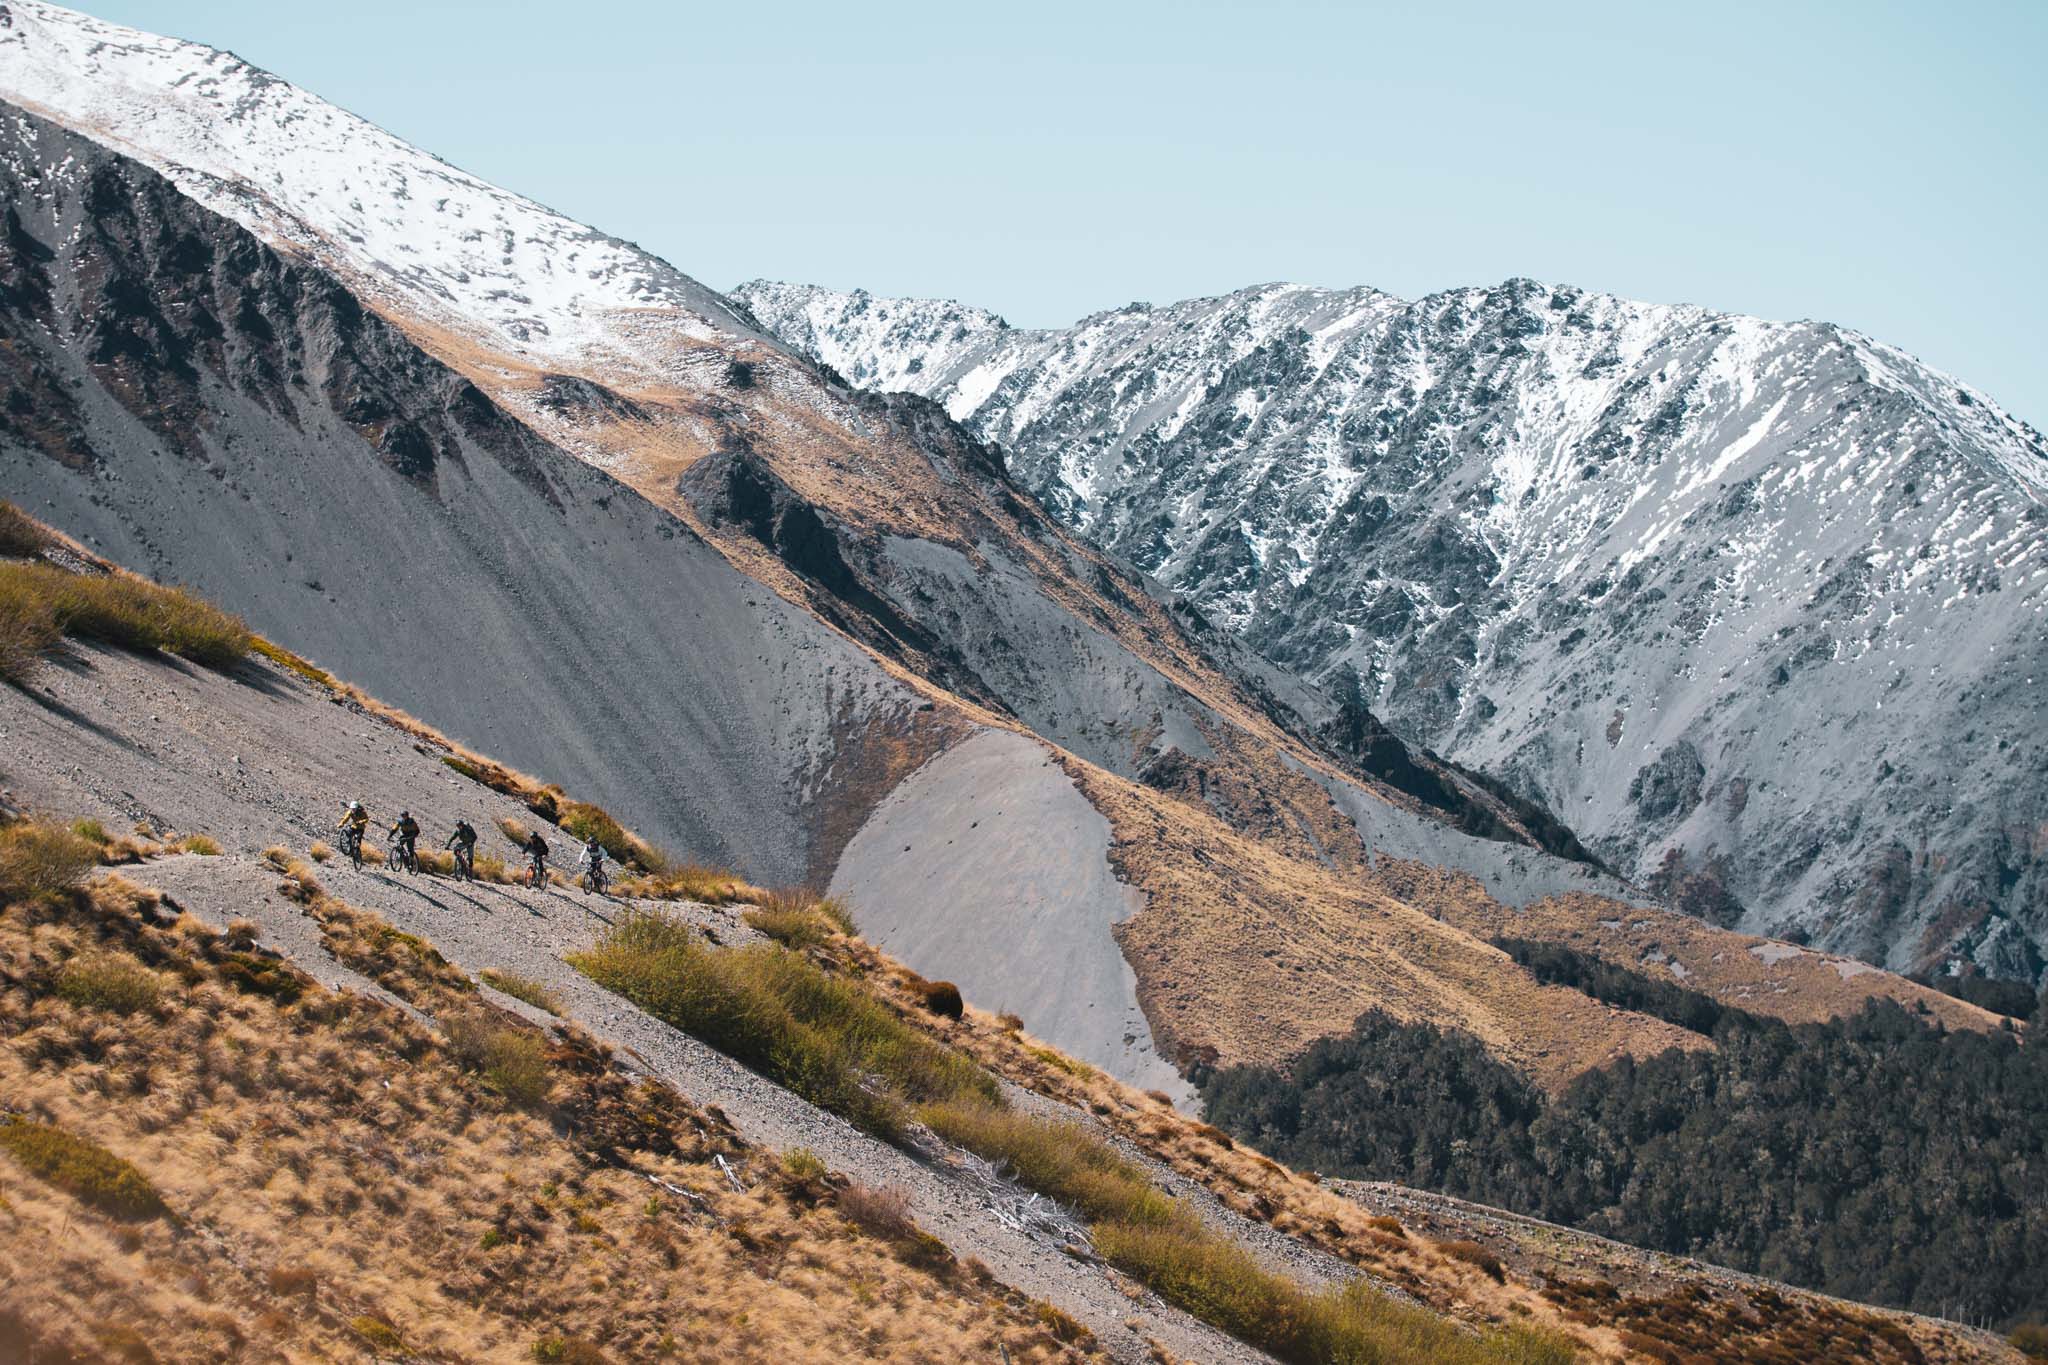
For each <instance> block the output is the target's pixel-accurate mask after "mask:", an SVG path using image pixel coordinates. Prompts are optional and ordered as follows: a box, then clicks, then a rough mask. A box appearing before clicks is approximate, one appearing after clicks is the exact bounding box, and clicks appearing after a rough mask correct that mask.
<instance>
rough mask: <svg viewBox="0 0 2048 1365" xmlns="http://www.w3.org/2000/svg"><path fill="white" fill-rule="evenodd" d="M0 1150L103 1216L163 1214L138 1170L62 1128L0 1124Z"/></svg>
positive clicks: (159, 1201) (24, 1122) (15, 1122)
mask: <svg viewBox="0 0 2048 1365" xmlns="http://www.w3.org/2000/svg"><path fill="white" fill-rule="evenodd" d="M0 1150H5V1151H6V1152H8V1153H10V1154H11V1155H12V1156H13V1157H14V1159H15V1160H16V1161H18V1162H20V1163H21V1164H22V1165H23V1166H24V1167H25V1168H27V1169H28V1170H29V1171H30V1172H31V1173H33V1174H35V1175H38V1176H41V1177H42V1178H43V1179H44V1180H47V1181H49V1182H50V1183H51V1184H52V1185H55V1186H56V1187H57V1188H59V1189H61V1190H64V1191H66V1192H67V1193H69V1194H71V1195H73V1196H74V1197H76V1198H77V1199H78V1200H80V1201H81V1202H82V1203H86V1204H90V1205H91V1206H92V1207H94V1208H96V1209H98V1210H100V1211H101V1212H102V1213H107V1214H111V1215H112V1216H114V1217H116V1218H128V1219H135V1220H141V1219H146V1218H155V1217H157V1216H158V1215H160V1214H162V1213H164V1212H165V1209H164V1201H163V1198H162V1196H160V1195H159V1194H158V1193H157V1192H156V1188H155V1187H154V1186H152V1185H151V1184H150V1183H149V1180H148V1179H147V1178H146V1177H145V1176H144V1175H143V1174H142V1172H141V1171H138V1170H136V1169H135V1167H134V1166H132V1165H130V1164H129V1163H128V1162H126V1161H123V1160H122V1159H121V1158H120V1157H117V1156H115V1155H114V1154H113V1153H112V1152H110V1151H108V1150H107V1149H106V1148H104V1147H102V1146H100V1145H99V1144H98V1143H96V1142H92V1141H89V1140H88V1139H86V1138H82V1137H74V1136H73V1135H72V1134H70V1133H67V1132H65V1131H64V1130H63V1129H62V1128H57V1127H53V1126H51V1125H50V1124H47V1123H31V1122H29V1121H28V1120H26V1119H6V1120H0Z"/></svg>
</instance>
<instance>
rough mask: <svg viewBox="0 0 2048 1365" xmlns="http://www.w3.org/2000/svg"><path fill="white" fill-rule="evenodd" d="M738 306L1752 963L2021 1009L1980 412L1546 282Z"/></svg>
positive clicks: (2041, 451) (1945, 393) (2029, 811)
mask: <svg viewBox="0 0 2048 1365" xmlns="http://www.w3.org/2000/svg"><path fill="white" fill-rule="evenodd" d="M735 296H736V297H737V298H738V299H739V300H740V301H742V302H743V303H744V304H745V305H746V307H747V308H748V309H749V310H751V313H752V314H753V316H754V317H756V318H757V319H758V320H759V321H760V322H761V323H762V324H763V325H764V326H766V327H768V328H770V329H771V330H773V331H774V332H776V333H777V334H778V335H780V336H781V337H783V338H784V339H785V340H786V341H788V342H790V343H791V344H793V345H796V346H800V347H802V348H804V349H807V350H809V351H810V352H811V353H812V354H814V355H816V356H817V357H818V358H820V359H821V360H822V361H824V362H825V363H827V364H829V365H831V366H833V367H834V368H836V369H837V370H839V371H840V372H841V373H843V374H845V375H846V376H848V378H849V379H851V380H853V381H854V382H857V383H863V384H867V385H870V386H872V387H875V388H879V389H902V390H908V391H911V392H916V393H921V394H925V395H927V396H929V397H932V398H934V399H936V400H937V401H939V402H941V403H943V404H945V406H946V408H947V410H948V411H949V412H950V413H952V414H953V415H954V416H955V417H957V418H959V419H961V420H962V421H964V422H966V423H967V424H968V425H969V426H970V427H971V428H973V429H974V430H975V431H976V432H978V433H979V434H981V435H982V436H983V437H985V438H986V439H989V440H992V441H994V442H996V443H998V444H999V445H1000V446H1001V447H1002V448H1003V449H1004V450H1005V452H1006V453H1007V457H1008V460H1009V463H1010V467H1011V469H1012V470H1013V471H1014V472H1015V473H1016V475H1017V477H1018V478H1019V479H1020V481H1022V482H1023V483H1024V484H1025V485H1026V486H1027V487H1029V488H1031V489H1032V490H1033V491H1035V492H1036V493H1038V495H1039V496H1040V497H1041V499H1042V500H1043V501H1044V502H1045V503H1046V505H1047V506H1048V507H1050V508H1052V509H1053V510H1054V511H1055V512H1056V513H1057V514H1058V515H1060V516H1061V517H1062V518H1063V519H1065V520H1067V521H1068V522H1069V523H1070V524H1072V525H1074V526H1075V527H1077V528H1079V529H1081V530H1083V531H1084V532H1086V533H1087V534H1088V535H1089V536H1091V537H1092V538H1093V539H1094V540H1096V541H1097V542H1098V543H1099V544H1101V545H1103V546H1105V547H1107V548H1109V549H1111V550H1113V551H1116V552H1118V553H1120V554H1122V555H1124V556H1127V557H1128V558H1129V559H1131V560H1132V561H1134V562H1135V563H1136V564H1137V565H1138V566H1139V567H1141V568H1143V569H1145V570H1147V571H1148V572H1150V573H1152V574H1153V575H1155V576H1157V577H1158V578H1159V579H1161V580H1162V581H1163V582H1164V583H1166V584H1167V585H1168V586H1170V587H1172V588H1174V589H1176V590H1177V591H1179V592H1181V593H1183V594H1185V595H1186V596H1187V597H1188V599H1189V600H1190V601H1191V602H1192V604H1193V605H1194V606H1195V607H1196V608H1198V609H1199V610H1200V612H1201V613H1202V614H1203V615H1204V616H1205V617H1207V618H1208V619H1210V620H1213V621H1215V622H1217V623H1218V624H1219V625H1221V626H1223V627H1226V628H1228V629H1230V630H1232V631H1234V632H1236V633H1237V634H1239V635H1240V636H1241V637H1242V638H1243V639H1244V640H1246V641H1247V642H1248V643H1250V644H1252V645H1254V646H1255V647H1256V648H1258V649H1259V650H1261V651H1262V652H1264V653H1265V654H1266V655H1267V656H1268V657H1269V658H1270V659H1272V660H1273V661H1275V662H1276V663H1278V664H1281V665H1283V666H1285V667H1287V668H1289V669H1292V670H1295V671H1297V672H1299V673H1301V674H1302V675H1303V676H1305V677H1307V678H1309V679H1312V680H1314V681H1316V682H1319V683H1322V684H1325V685H1327V686H1328V687H1329V688H1330V690H1332V691H1334V692H1338V693H1340V694H1341V693H1343V692H1344V691H1346V690H1348V688H1349V687H1350V680H1351V679H1354V678H1355V679H1356V682H1357V687H1358V695H1359V697H1360V699H1361V700H1362V702H1363V703H1364V705H1366V706H1368V707H1370V708H1371V710H1372V711H1373V712H1375V713H1377V714H1378V715H1380V716H1383V717H1385V718H1386V719H1387V721H1388V722H1389V723H1390V724H1391V725H1392V726H1393V728H1394V729H1395V730H1397V731H1399V732H1401V733H1402V734H1403V735H1404V736H1405V737H1407V738H1408V739H1410V740H1412V741H1418V742H1420V743H1421V744H1424V745H1427V746H1429V747H1430V748H1432V749H1435V750H1437V751H1440V752H1442V753H1443V754H1444V755H1445V756H1446V757H1448V758H1450V759H1452V760H1455V761H1457V762H1459V763H1463V764H1466V765H1468V766H1471V767H1476V768H1479V769H1482V770H1484V771H1487V772H1491V773H1494V774H1497V775H1499V776H1500V777H1502V778H1505V779H1506V780H1507V781H1508V782H1509V783H1510V784H1511V785H1512V786H1513V787H1514V789H1515V790H1516V791H1518V792H1520V793H1521V794H1522V795H1524V796H1528V797H1531V798H1534V799H1536V800H1538V801H1540V802H1542V803H1543V804H1544V805H1545V806H1547V807H1548V808H1549V809H1550V810H1552V811H1554V812H1556V813H1557V814H1558V815H1559V816H1560V817H1561V818H1562V819H1563V820H1564V821H1565V822H1566V823H1567V824H1569V825H1570V826H1571V827H1572V828H1573V829H1574V830H1576V831H1578V832H1579V834H1580V835H1581V836H1582V837H1584V838H1585V839H1586V840H1587V842H1588V844H1589V846H1590V847H1591V848H1592V849H1593V851H1594V852H1595V853H1597V854H1598V855H1600V857H1601V858H1602V859H1604V860H1606V861H1607V862H1608V863H1610V865H1612V866H1614V867H1615V868H1616V870H1618V871H1620V872H1622V873H1624V874H1626V875H1629V876H1632V877H1636V878H1641V879H1648V878H1652V877H1654V876H1656V875H1657V874H1658V873H1659V872H1660V871H1661V870H1663V869H1664V868H1665V865H1666V862H1667V858H1668V857H1669V855H1672V854H1673V853H1674V852H1675V853H1676V854H1677V855H1678V856H1679V858H1680V859H1681V860H1688V861H1689V864H1690V865H1691V866H1692V867H1693V868H1694V869H1695V870H1696V871H1697V869H1699V868H1704V867H1707V866H1710V865H1711V866H1714V867H1717V868H1719V869H1720V872H1721V874H1722V879H1721V880H1719V881H1718V882H1717V885H1718V886H1719V888H1720V889H1719V891H1718V892H1717V893H1716V894H1715V895H1714V896H1711V897H1708V900H1710V901H1711V902H1712V903H1713V904H1715V905H1717V906H1724V907H1725V906H1733V905H1738V904H1739V905H1740V906H1742V907H1746V909H1744V910H1742V911H1741V912H1740V913H1741V922H1742V927H1743V928H1745V929H1749V930H1753V931H1791V930H1794V929H1798V930H1803V931H1805V932H1808V933H1810V934H1812V935H1813V936H1814V939H1815V941H1816V942H1818V943H1823V944H1827V945H1829V946H1832V947H1835V948H1838V949H1844V950H1848V951H1854V952H1858V953H1863V954H1867V955H1869V956H1871V957H1872V958H1874V959H1877V960H1881V961H1884V962H1886V963H1888V964H1890V965H1892V966H1896V967H1910V966H1918V965H1922V964H1925V963H1936V964H1938V963H1942V962H1945V961H1947V962H1953V961H1958V960H1960V959H1963V958H1968V957H1972V956H1975V957H1978V958H1979V960H1980V961H1981V960H1983V959H1985V958H1989V959H1990V960H1992V961H1995V962H1997V963H1999V964H2000V966H1999V970H2000V971H2003V972H2007V973H2011V974H2016V975H2037V974H2038V973H2039V972H2040V970H2041V967H2042V961H2043V953H2042V945H2043V944H2044V942H2048V863H2044V860H2042V859H2041V858H2040V856H2039V854H2038V851H2037V846H2038V838H2037V837H2036V836H2035V835H2033V834H2029V833H2026V831H2038V830H2040V829H2041V828H2043V827H2044V824H2048V723H2044V720H2048V718H2044V713H2043V709H2042V708H2043V704H2044V703H2043V686H2044V684H2048V630H2044V629H2043V619H2044V612H2048V537H2044V535H2043V532H2044V530H2048V446H2044V444H2043V441H2042V438H2041V437H2040V435H2039V434H2038V433H2036V432H2034V431H2033V430H2031V429H2030V428H2028V427H2026V426H2025V425H2024V424H2022V423H2020V422H2019V421H2017V420H2016V419H2014V418H2013V417H2011V416H2010V415H2009V414H2007V413H2005V412H2004V411H2002V410H2001V409H1999V408H1998V407H1997V405H1996V404H1994V403H1992V402H1991V401H1990V400H1989V399H1988V398H1986V397H1985V396H1984V395H1982V394H1980V393H1977V392H1976V391H1974V390H1972V389H1969V388H1968V387H1967V386H1965V385H1962V384H1960V383H1957V382H1956V381H1954V380H1952V379H1949V378H1948V377H1946V376H1943V375H1940V374H1938V373H1936V372H1934V371H1932V370H1929V369H1927V368H1926V367H1924V366H1922V365H1920V364H1919V363H1917V362H1916V361H1914V360H1913V359H1912V358H1911V357H1909V356H1906V355H1904V354H1902V353H1900V352H1899V351H1897V350H1895V349H1893V348H1891V347H1888V346H1884V345H1882V344H1881V343H1878V342H1876V341H1873V340H1871V339H1869V338H1867V337H1864V336H1860V335H1858V334H1856V333H1854V332H1849V331H1846V330H1844V329H1841V328H1838V327H1833V326H1829V325H1827V324H1822V323H1812V322H1800V323H1770V322H1764V321H1761V320H1758V319H1755V318H1747V317H1737V316H1731V315H1727V314H1719V313H1714V312H1711V311H1708V310H1706V309H1701V308H1693V307H1658V306H1652V305H1645V304H1639V303H1632V302H1629V301H1627V300H1623V299H1618V298H1614V297H1611V296H1607V295H1601V294H1594V293H1589V292H1586V291H1584V290H1580V289H1576V288H1572V287H1568V286H1551V285H1543V284H1538V283H1535V282H1533V281H1529V280H1510V281H1508V282H1507V283H1505V284H1502V285H1500V286H1497V287H1495V288H1492V289H1463V290H1454V291H1450V292H1447V293H1443V294H1437V295H1433V296H1431V297H1429V298H1425V299H1421V300H1417V301H1415V302H1412V303H1411V302H1406V301H1403V300H1400V299H1395V298H1392V297H1390V296H1388V295H1385V294H1381V293H1379V292H1377V291H1375V290H1371V289H1354V290H1324V289H1309V288H1301V287H1295V286H1285V285H1271V286H1264V287H1259V288H1254V289H1247V290H1243V291H1240V292H1239V293H1236V294H1231V295H1227V296H1223V297H1219V298H1211V299H1198V300H1191V301H1188V302H1184V303H1178V304H1173V305H1170V306H1167V307H1159V308H1155V307H1152V306H1151V305H1147V304H1132V305H1130V306H1128V307H1125V308H1122V309H1117V310H1114V311H1111V312H1106V313H1101V314H1097V315H1095V316H1093V317H1090V318H1086V319H1084V320H1082V321H1081V322H1080V323H1077V324H1076V325H1075V326H1074V327H1072V328H1069V329H1066V330H1061V331H1028V330H1022V329H1016V328H1011V327H1008V326H1007V325H1006V324H1004V323H1003V321H1002V320H1001V319H1000V318H997V317H995V316H994V315H993V314H989V313H986V312H982V311H980V310H976V309H972V308H965V307H962V306H961V305H958V304H952V303H944V302H928V301H921V300H902V299H883V298H876V297H873V296H870V295H867V294H863V293H858V292H856V293H854V294H836V293H832V292H830V291H826V290H821V289H815V288H811V287H807V286H802V285H780V284H768V283H754V284H748V285H743V286H741V287H740V288H739V289H738V290H737V291H735ZM1681 746H1683V747H1681ZM1688 754H1690V755H1692V757H1691V758H1690V759H1687V758H1685V757H1684V756H1685V755H1688ZM1674 755H1675V756H1674ZM1695 765H1697V772H1694V771H1693V769H1694V766H1695Z"/></svg>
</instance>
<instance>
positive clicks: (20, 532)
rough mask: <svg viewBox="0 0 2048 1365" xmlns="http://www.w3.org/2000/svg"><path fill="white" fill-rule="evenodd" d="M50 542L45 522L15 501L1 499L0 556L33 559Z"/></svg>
mask: <svg viewBox="0 0 2048 1365" xmlns="http://www.w3.org/2000/svg"><path fill="white" fill-rule="evenodd" d="M49 544H50V533H49V532H48V531H46V530H45V529H44V528H43V524H42V523H41V522H39V521H37V520H36V519H35V518H34V517H32V516H30V515H29V514H28V513H26V512H24V511H22V510H21V509H20V508H19V507H16V506H15V505H14V504H13V503H11V502H8V501H6V500H5V499H0V556H5V557H7V558H10V559H33V558H34V557H35V556H37V555H39V554H41V553H42V552H43V550H44V549H45V548H46V547H47V546H48V545H49Z"/></svg>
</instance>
